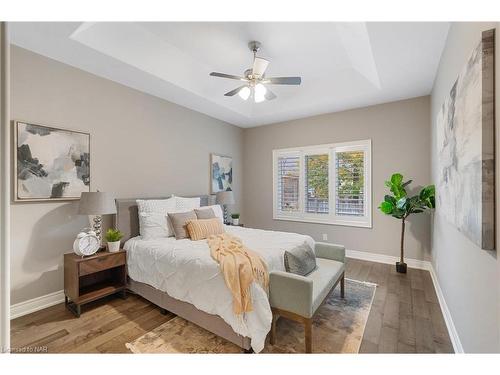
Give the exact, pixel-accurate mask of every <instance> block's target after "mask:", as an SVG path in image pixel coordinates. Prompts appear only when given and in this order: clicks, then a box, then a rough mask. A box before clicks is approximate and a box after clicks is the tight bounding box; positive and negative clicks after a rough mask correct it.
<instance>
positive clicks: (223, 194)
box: [215, 191, 234, 224]
mask: <svg viewBox="0 0 500 375" xmlns="http://www.w3.org/2000/svg"><path fill="white" fill-rule="evenodd" d="M215 202H216V203H217V204H220V205H221V206H222V207H223V209H224V224H229V216H228V213H227V205H229V204H234V194H233V192H232V191H219V192H218V193H217V194H216V195H215Z"/></svg>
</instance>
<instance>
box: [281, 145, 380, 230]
mask: <svg viewBox="0 0 500 375" xmlns="http://www.w3.org/2000/svg"><path fill="white" fill-rule="evenodd" d="M273 163H274V165H273V171H274V174H273V187H274V188H273V205H274V208H273V218H274V219H275V220H292V221H303V222H310V223H321V224H338V225H349V226H359V227H371V225H372V219H371V141H370V140H365V141H355V142H344V143H332V144H327V145H318V146H307V147H297V148H291V149H281V150H274V151H273Z"/></svg>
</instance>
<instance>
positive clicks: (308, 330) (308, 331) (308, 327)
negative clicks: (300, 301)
mask: <svg viewBox="0 0 500 375" xmlns="http://www.w3.org/2000/svg"><path fill="white" fill-rule="evenodd" d="M304 333H305V338H306V353H312V318H309V319H304Z"/></svg>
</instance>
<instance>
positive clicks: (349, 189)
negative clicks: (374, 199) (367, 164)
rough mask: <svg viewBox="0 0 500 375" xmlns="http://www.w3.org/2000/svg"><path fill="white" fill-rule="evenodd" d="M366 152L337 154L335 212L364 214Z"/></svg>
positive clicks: (354, 214)
mask: <svg viewBox="0 0 500 375" xmlns="http://www.w3.org/2000/svg"><path fill="white" fill-rule="evenodd" d="M364 159H365V158H364V152H363V151H362V150H360V151H344V152H337V153H336V155H335V160H336V163H335V173H336V186H335V213H336V214H337V215H340V216H364V212H365V205H364V202H365V200H364Z"/></svg>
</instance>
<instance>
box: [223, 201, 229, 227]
mask: <svg viewBox="0 0 500 375" xmlns="http://www.w3.org/2000/svg"><path fill="white" fill-rule="evenodd" d="M222 208H223V210H224V224H226V225H229V213H228V212H227V205H225V204H223V205H222Z"/></svg>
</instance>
